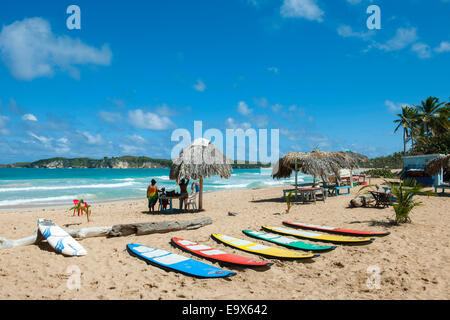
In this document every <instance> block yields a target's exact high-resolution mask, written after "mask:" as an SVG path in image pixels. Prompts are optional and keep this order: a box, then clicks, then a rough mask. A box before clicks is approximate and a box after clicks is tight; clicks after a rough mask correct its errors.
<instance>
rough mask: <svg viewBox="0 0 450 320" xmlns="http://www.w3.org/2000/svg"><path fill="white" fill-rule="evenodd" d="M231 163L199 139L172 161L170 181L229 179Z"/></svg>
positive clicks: (213, 147) (211, 146) (208, 143)
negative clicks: (214, 176) (213, 177)
mask: <svg viewBox="0 0 450 320" xmlns="http://www.w3.org/2000/svg"><path fill="white" fill-rule="evenodd" d="M231 164H232V161H231V160H230V159H228V158H227V157H225V155H224V154H223V153H222V152H221V151H220V150H219V149H218V148H217V147H216V146H215V145H214V144H212V143H211V141H209V140H206V139H203V138H200V139H197V140H195V141H194V142H193V143H192V144H190V145H189V146H187V147H186V148H184V149H183V150H182V151H181V152H180V155H179V156H178V158H176V159H174V160H173V163H172V167H171V168H170V176H169V177H170V179H171V180H176V181H177V183H179V182H180V180H181V179H183V178H186V179H194V180H197V179H200V178H207V177H210V176H213V175H217V176H219V177H221V178H226V179H228V178H230V177H231V170H232V168H231Z"/></svg>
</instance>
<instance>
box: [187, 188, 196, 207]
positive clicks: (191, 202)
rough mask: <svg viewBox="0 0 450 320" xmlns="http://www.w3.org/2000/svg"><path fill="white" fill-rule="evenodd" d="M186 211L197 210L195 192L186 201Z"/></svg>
mask: <svg viewBox="0 0 450 320" xmlns="http://www.w3.org/2000/svg"><path fill="white" fill-rule="evenodd" d="M185 206H186V209H189V207H192V209H195V210H197V192H194V193H193V194H191V195H190V196H189V197H188V198H187V199H186V204H185Z"/></svg>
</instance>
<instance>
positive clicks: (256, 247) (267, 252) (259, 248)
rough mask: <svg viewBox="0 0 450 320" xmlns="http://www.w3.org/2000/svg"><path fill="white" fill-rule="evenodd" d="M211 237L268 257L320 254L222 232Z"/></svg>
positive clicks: (312, 255) (290, 257)
mask: <svg viewBox="0 0 450 320" xmlns="http://www.w3.org/2000/svg"><path fill="white" fill-rule="evenodd" d="M211 237H212V238H213V239H214V240H217V241H219V242H222V243H224V244H226V245H229V246H230V247H233V248H236V249H239V250H243V251H247V252H251V253H255V254H259V255H262V256H266V257H272V258H282V259H310V258H315V257H318V256H319V255H315V254H313V253H301V252H297V251H293V250H288V249H280V248H274V247H268V246H264V245H262V244H259V243H254V242H251V241H247V240H242V239H238V238H233V237H229V236H225V235H222V234H216V233H213V234H212V235H211Z"/></svg>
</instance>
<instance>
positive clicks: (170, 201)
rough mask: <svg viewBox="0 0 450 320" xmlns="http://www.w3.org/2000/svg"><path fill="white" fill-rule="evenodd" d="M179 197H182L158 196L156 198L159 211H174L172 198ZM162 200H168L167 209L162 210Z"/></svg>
mask: <svg viewBox="0 0 450 320" xmlns="http://www.w3.org/2000/svg"><path fill="white" fill-rule="evenodd" d="M181 198H182V197H181V196H174V197H168V196H159V198H158V200H159V205H160V207H161V210H160V212H161V213H174V209H173V203H172V200H174V199H181ZM163 200H168V201H169V206H170V208H169V209H167V210H163Z"/></svg>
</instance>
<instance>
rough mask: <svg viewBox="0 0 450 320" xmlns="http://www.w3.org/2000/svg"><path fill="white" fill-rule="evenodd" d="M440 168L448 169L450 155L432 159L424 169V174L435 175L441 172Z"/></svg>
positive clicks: (449, 166)
mask: <svg viewBox="0 0 450 320" xmlns="http://www.w3.org/2000/svg"><path fill="white" fill-rule="evenodd" d="M441 168H443V169H448V168H450V154H447V155H445V156H440V157H437V158H434V159H433V160H431V161H430V162H428V164H427V165H426V167H425V173H426V174H428V175H435V174H437V173H439V172H440V171H441Z"/></svg>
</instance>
